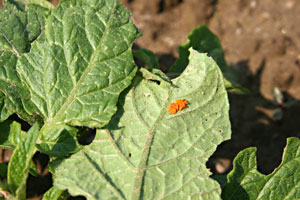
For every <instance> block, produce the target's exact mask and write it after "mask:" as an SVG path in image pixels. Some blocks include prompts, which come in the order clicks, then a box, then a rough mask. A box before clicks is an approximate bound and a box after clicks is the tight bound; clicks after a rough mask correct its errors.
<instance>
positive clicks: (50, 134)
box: [36, 125, 80, 157]
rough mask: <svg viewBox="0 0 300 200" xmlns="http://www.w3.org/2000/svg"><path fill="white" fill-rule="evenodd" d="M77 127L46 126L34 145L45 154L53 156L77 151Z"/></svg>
mask: <svg viewBox="0 0 300 200" xmlns="http://www.w3.org/2000/svg"><path fill="white" fill-rule="evenodd" d="M77 131H78V130H77V129H76V128H73V127H69V126H66V125H55V126H50V127H47V129H44V131H42V133H41V135H40V138H39V141H38V144H37V145H36V147H37V148H38V149H39V150H40V151H41V152H42V153H45V154H48V155H50V156H55V157H65V156H67V155H69V154H70V153H74V152H75V151H78V150H79V148H80V145H79V144H78V142H77V137H76V134H77Z"/></svg>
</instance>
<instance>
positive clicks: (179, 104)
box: [169, 99, 189, 114]
mask: <svg viewBox="0 0 300 200" xmlns="http://www.w3.org/2000/svg"><path fill="white" fill-rule="evenodd" d="M188 104H189V102H188V101H186V100H184V99H176V103H171V104H170V105H169V112H170V114H176V113H177V111H178V110H183V109H184V108H187V105H188Z"/></svg>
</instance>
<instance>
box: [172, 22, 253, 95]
mask: <svg viewBox="0 0 300 200" xmlns="http://www.w3.org/2000/svg"><path fill="white" fill-rule="evenodd" d="M191 47H192V48H193V49H195V50H197V51H198V52H200V53H208V55H209V56H211V57H212V58H213V59H214V60H215V61H216V63H217V64H218V66H219V67H220V69H221V70H222V73H223V75H224V77H225V86H226V89H227V90H228V91H229V92H232V93H237V94H248V93H249V90H248V89H245V88H243V87H241V86H240V85H239V84H238V83H237V82H236V79H237V77H236V75H235V72H234V71H233V69H231V68H229V67H228V66H227V64H226V61H225V57H224V52H223V49H222V46H221V42H220V40H219V38H218V37H217V36H216V35H214V34H213V33H212V32H211V31H210V30H209V29H208V28H207V27H206V26H205V25H201V26H198V27H196V28H195V29H194V30H192V31H191V32H190V33H189V35H188V37H187V42H186V43H183V44H182V45H181V46H179V48H178V53H179V58H178V59H177V60H176V62H175V63H174V64H173V65H172V66H171V68H170V69H169V72H168V73H169V74H170V76H174V75H175V76H176V75H178V74H180V73H181V72H183V70H184V69H185V68H186V66H187V65H188V63H189V59H188V58H189V54H190V53H189V48H191Z"/></svg>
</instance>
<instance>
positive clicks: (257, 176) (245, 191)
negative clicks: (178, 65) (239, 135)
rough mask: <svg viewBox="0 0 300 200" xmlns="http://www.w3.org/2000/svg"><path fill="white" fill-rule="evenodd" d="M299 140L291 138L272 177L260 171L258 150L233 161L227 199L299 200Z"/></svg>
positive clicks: (242, 154) (229, 175)
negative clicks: (257, 157) (257, 161)
mask: <svg viewBox="0 0 300 200" xmlns="http://www.w3.org/2000/svg"><path fill="white" fill-rule="evenodd" d="M299 165H300V140H299V139H298V138H288V139H287V146H286V147H285V150H284V154H283V158H282V162H281V164H280V165H279V167H278V168H276V169H275V170H274V171H273V172H272V173H271V174H269V175H263V174H261V173H260V172H258V171H257V165H256V148H253V147H251V148H248V149H245V150H243V151H241V152H240V153H239V154H238V155H237V156H236V158H235V159H234V161H233V170H232V171H231V172H230V173H229V174H228V176H227V180H228V182H227V184H226V185H225V187H224V188H223V190H222V198H223V199H224V200H226V199H231V200H232V199H237V200H238V199H249V200H252V199H262V200H264V199H266V200H268V199H274V200H277V199H278V200H281V199H285V200H286V199H299V198H300V187H299V185H300V168H299Z"/></svg>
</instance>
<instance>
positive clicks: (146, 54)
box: [133, 49, 160, 69]
mask: <svg viewBox="0 0 300 200" xmlns="http://www.w3.org/2000/svg"><path fill="white" fill-rule="evenodd" d="M133 56H134V57H135V58H137V59H139V60H141V61H143V62H145V63H146V64H147V65H148V67H149V68H150V69H152V68H156V69H160V67H159V63H158V60H157V57H156V56H155V54H154V53H153V52H152V51H150V50H148V49H137V50H134V51H133Z"/></svg>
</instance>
